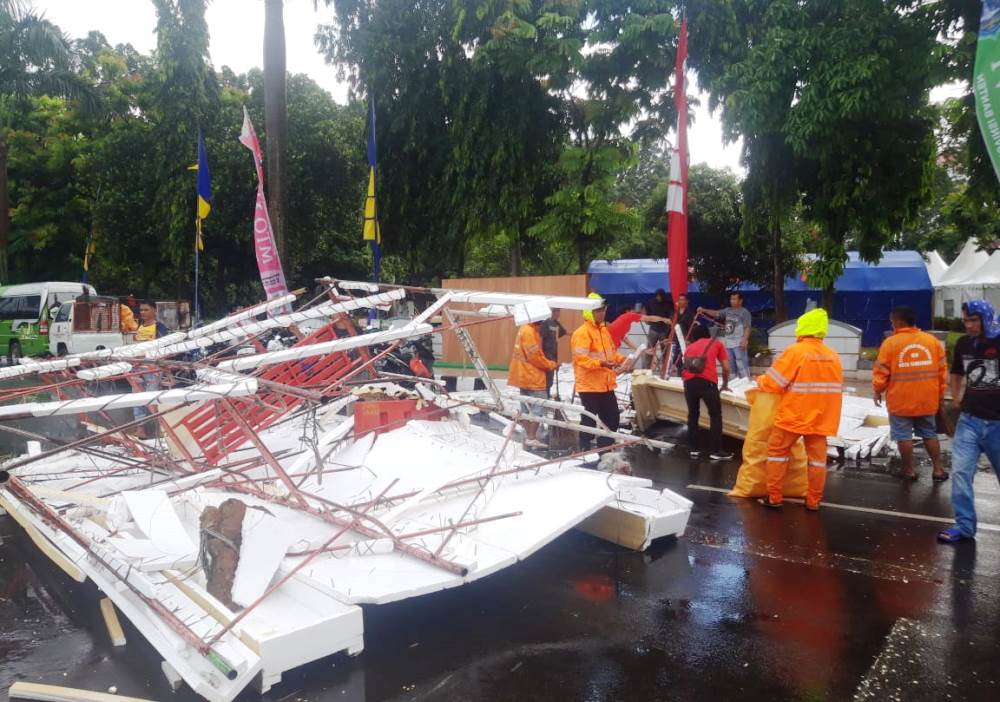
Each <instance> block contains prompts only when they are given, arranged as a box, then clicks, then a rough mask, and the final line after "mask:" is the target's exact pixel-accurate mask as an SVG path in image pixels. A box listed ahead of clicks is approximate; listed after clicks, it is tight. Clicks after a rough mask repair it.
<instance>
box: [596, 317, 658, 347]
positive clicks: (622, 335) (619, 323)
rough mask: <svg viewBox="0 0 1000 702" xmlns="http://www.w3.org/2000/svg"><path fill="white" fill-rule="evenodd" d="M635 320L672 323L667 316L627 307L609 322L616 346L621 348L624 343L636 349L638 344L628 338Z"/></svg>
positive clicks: (609, 329)
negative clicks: (645, 312)
mask: <svg viewBox="0 0 1000 702" xmlns="http://www.w3.org/2000/svg"><path fill="white" fill-rule="evenodd" d="M635 322H647V323H649V322H665V323H666V324H670V320H669V319H667V318H666V317H658V316H656V315H653V314H642V313H640V312H633V311H631V310H628V309H626V310H625V311H623V312H621V313H619V314H618V316H617V317H615V321H613V322H611V323H610V324H608V333H609V334H610V335H611V340H612V341H613V342H615V348H620V347H621V345H622V344H623V343H624V344H625V345H626V346H628V347H629V348H630V349H632V350H633V351H635V350H636V345H635V344H634V343H632V341H631V340H629V338H628V330H629V329H631V328H632V325H633V324H634V323H635Z"/></svg>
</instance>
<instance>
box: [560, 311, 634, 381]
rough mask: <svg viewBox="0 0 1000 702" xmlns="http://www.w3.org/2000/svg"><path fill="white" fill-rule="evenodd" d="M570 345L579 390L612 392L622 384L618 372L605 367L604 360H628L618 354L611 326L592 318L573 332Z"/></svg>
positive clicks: (619, 361) (616, 361) (620, 361)
mask: <svg viewBox="0 0 1000 702" xmlns="http://www.w3.org/2000/svg"><path fill="white" fill-rule="evenodd" d="M569 346H570V348H571V349H572V351H573V373H574V374H575V376H576V391H577V392H608V391H611V390H614V389H615V388H616V387H617V386H618V383H617V381H616V380H615V372H614V371H613V370H611V369H610V368H604V367H603V366H601V361H611V362H612V363H624V361H625V357H624V356H622V355H621V354H620V353H618V347H617V346H615V342H614V341H612V339H611V333H610V332H608V327H607V325H604V324H602V325H601V326H597V324H595V323H594V322H593V321H591V320H589V319H588V320H587V321H585V322H584V323H583V324H582V325H580V327H578V328H577V330H576V331H575V332H573V337H572V338H571V339H570V342H569Z"/></svg>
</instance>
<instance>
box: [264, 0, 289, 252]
mask: <svg viewBox="0 0 1000 702" xmlns="http://www.w3.org/2000/svg"><path fill="white" fill-rule="evenodd" d="M283 4H284V0H264V13H265V14H264V131H265V133H266V136H267V143H266V147H267V149H266V151H267V201H268V207H269V210H270V215H271V225H272V226H273V228H274V240H275V244H276V246H277V247H278V256H279V257H280V258H281V263H282V265H283V266H284V267H285V269H286V271H287V270H288V269H289V265H290V263H291V262H290V261H289V260H288V257H287V255H286V252H287V243H286V241H285V220H286V218H285V214H286V209H287V205H288V175H287V158H288V104H287V103H288V96H287V92H286V85H285V84H286V71H285V22H284V17H283Z"/></svg>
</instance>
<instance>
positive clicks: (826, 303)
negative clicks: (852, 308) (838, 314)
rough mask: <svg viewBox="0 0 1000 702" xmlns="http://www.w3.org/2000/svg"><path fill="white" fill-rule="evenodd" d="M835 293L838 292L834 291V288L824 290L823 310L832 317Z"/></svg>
mask: <svg viewBox="0 0 1000 702" xmlns="http://www.w3.org/2000/svg"><path fill="white" fill-rule="evenodd" d="M835 293H836V290H834V289H833V286H830V287H829V288H825V289H824V290H823V309H824V310H826V311H827V313H828V314H830V315H831V316H833V296H834V294H835Z"/></svg>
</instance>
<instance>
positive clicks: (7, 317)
mask: <svg viewBox="0 0 1000 702" xmlns="http://www.w3.org/2000/svg"><path fill="white" fill-rule="evenodd" d="M96 294H97V291H96V290H94V287H93V286H92V285H86V284H84V283H65V282H50V283H27V284H25V285H9V286H6V287H0V354H4V355H6V356H7V362H8V363H17V360H18V359H19V358H21V357H22V356H41V355H43V354H46V353H49V322H50V321H51V319H52V314H53V312H54V311H55V310H54V309H53V308H56V309H57V308H58V307H59V306H60V305H61V304H62V303H64V302H68V301H70V300H72V299H74V298H76V297H77V296H78V295H96Z"/></svg>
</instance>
